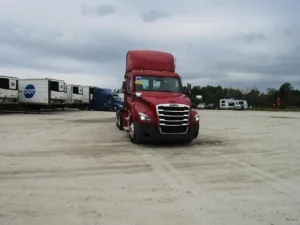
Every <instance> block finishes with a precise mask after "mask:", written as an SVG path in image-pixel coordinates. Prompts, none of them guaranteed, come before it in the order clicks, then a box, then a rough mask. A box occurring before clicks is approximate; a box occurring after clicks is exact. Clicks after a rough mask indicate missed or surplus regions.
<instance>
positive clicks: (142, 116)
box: [139, 112, 151, 121]
mask: <svg viewBox="0 0 300 225" xmlns="http://www.w3.org/2000/svg"><path fill="white" fill-rule="evenodd" d="M139 116H140V120H142V121H151V119H150V117H149V116H147V115H146V114H144V113H141V112H139Z"/></svg>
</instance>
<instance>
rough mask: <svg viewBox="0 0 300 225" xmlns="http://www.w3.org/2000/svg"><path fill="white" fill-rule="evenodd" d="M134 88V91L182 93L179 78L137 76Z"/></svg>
mask: <svg viewBox="0 0 300 225" xmlns="http://www.w3.org/2000/svg"><path fill="white" fill-rule="evenodd" d="M134 87H135V90H136V91H160V92H180V93H181V92H183V91H182V85H181V82H180V79H179V78H175V77H158V76H143V75H142V76H137V77H135V82H134Z"/></svg>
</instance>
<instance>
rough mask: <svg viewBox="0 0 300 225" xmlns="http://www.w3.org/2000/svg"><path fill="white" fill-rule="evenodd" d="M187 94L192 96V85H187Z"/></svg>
mask: <svg viewBox="0 0 300 225" xmlns="http://www.w3.org/2000/svg"><path fill="white" fill-rule="evenodd" d="M187 92H188V93H189V94H191V93H192V85H191V84H189V83H188V84H187Z"/></svg>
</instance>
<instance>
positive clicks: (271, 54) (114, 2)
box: [0, 0, 300, 90]
mask: <svg viewBox="0 0 300 225" xmlns="http://www.w3.org/2000/svg"><path fill="white" fill-rule="evenodd" d="M299 11H300V1H299V0H286V1H283V0H226V1H225V0H207V1H203V0H185V1H179V0H160V1H158V0H151V1H142V0H109V1H104V0H60V1H58V0H51V1H50V0H22V1H21V0H0V74H4V75H7V76H17V77H19V78H35V77H51V78H55V79H64V80H65V81H66V82H68V83H75V84H83V85H96V86H102V87H108V88H119V87H120V86H121V81H122V79H123V76H124V71H125V55H126V52H127V51H128V50H130V49H155V50H163V51H168V52H171V53H174V54H175V55H176V57H177V72H178V73H179V74H180V75H181V76H182V77H183V80H184V81H185V82H192V84H193V85H200V86H203V85H207V84H210V85H218V84H220V85H223V86H228V87H230V86H231V87H240V88H246V87H250V88H251V87H253V86H256V87H258V88H260V89H261V90H265V89H266V88H268V87H276V88H277V87H279V86H280V84H282V83H283V82H286V81H287V82H291V83H292V85H294V86H295V87H297V88H300V14H299Z"/></svg>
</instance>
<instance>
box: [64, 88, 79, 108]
mask: <svg viewBox="0 0 300 225" xmlns="http://www.w3.org/2000/svg"><path fill="white" fill-rule="evenodd" d="M82 96H83V87H82V86H81V85H74V84H68V85H67V98H66V104H67V105H68V107H75V108H79V107H80V106H81V104H82Z"/></svg>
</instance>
